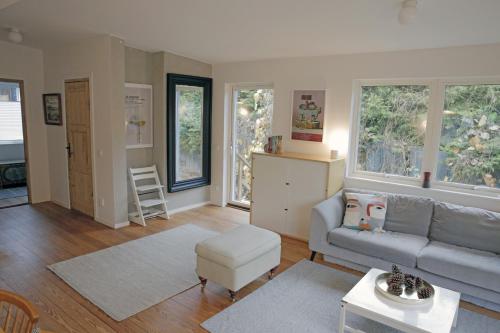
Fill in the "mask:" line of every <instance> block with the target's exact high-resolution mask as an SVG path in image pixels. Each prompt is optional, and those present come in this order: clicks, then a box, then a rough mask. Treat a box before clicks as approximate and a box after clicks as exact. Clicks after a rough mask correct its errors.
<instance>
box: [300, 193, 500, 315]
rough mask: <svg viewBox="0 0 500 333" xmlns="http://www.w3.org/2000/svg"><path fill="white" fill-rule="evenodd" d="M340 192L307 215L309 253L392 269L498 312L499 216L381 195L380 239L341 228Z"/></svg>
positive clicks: (342, 205)
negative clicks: (384, 209)
mask: <svg viewBox="0 0 500 333" xmlns="http://www.w3.org/2000/svg"><path fill="white" fill-rule="evenodd" d="M345 192H358V193H360V192H361V193H371V192H370V191H363V190H357V189H344V190H343V191H341V192H338V193H337V194H335V195H334V196H332V197H330V198H329V199H327V200H325V201H323V202H321V203H320V204H318V205H316V206H315V207H314V208H313V209H312V215H311V230H310V237H309V248H310V249H311V251H312V255H311V260H314V256H315V254H316V252H318V253H322V254H323V255H324V257H325V260H326V261H329V262H333V263H337V264H340V265H343V266H347V267H350V268H353V269H357V270H360V271H368V270H369V268H370V267H376V268H379V269H384V270H390V268H391V265H392V264H393V263H395V264H397V265H399V266H400V267H401V268H402V269H404V270H405V271H407V272H409V273H412V274H416V275H419V276H421V277H423V278H424V279H426V280H428V281H429V282H431V283H433V284H436V285H439V286H442V287H445V288H448V289H452V290H456V291H458V292H461V293H462V299H465V300H467V301H470V302H472V303H475V304H478V305H481V306H484V307H488V308H491V309H493V310H496V311H500V213H495V212H490V211H487V210H483V209H479V208H471V207H463V206H458V205H452V204H448V203H443V202H437V201H434V200H432V199H429V198H423V197H415V196H408V195H399V194H392V193H386V195H387V213H386V221H385V225H384V230H386V232H385V233H372V232H371V231H357V230H352V229H348V228H343V227H341V225H342V220H343V217H344V209H345V198H344V193H345Z"/></svg>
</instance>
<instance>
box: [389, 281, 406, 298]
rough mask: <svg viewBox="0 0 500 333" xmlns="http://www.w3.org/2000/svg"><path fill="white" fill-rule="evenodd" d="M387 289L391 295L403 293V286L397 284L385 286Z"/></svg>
mask: <svg viewBox="0 0 500 333" xmlns="http://www.w3.org/2000/svg"><path fill="white" fill-rule="evenodd" d="M387 291H388V292H389V293H391V294H393V295H397V296H399V295H401V294H402V293H403V288H402V287H401V285H399V284H395V283H393V284H390V285H389V288H387Z"/></svg>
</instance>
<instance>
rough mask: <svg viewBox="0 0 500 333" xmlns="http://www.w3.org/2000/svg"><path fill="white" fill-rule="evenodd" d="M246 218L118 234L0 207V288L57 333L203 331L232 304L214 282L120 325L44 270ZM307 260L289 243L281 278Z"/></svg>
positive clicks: (30, 208) (186, 217)
mask: <svg viewBox="0 0 500 333" xmlns="http://www.w3.org/2000/svg"><path fill="white" fill-rule="evenodd" d="M248 218H249V216H248V213H247V212H244V211H241V210H237V209H233V208H220V207H215V206H207V207H202V208H199V209H194V210H191V211H187V212H183V213H179V214H176V215H174V216H172V218H171V219H170V220H168V221H165V220H160V219H158V220H154V221H150V222H149V224H148V227H146V228H143V227H140V226H137V225H133V226H130V227H126V228H122V229H119V230H112V229H109V228H107V227H105V226H103V225H101V224H99V223H97V222H94V221H92V220H91V219H89V218H87V217H85V216H83V215H81V214H79V213H76V212H72V211H69V210H67V209H64V208H61V207H59V206H57V205H55V204H52V203H43V204H37V205H27V206H19V207H13V208H6V209H1V210H0V288H1V289H8V290H12V291H14V292H17V293H19V294H21V295H24V296H25V297H27V298H28V299H30V300H31V301H32V302H33V303H34V304H35V305H36V306H37V308H38V310H39V311H40V315H41V327H42V328H44V329H47V330H51V331H53V332H205V330H203V329H202V328H201V327H200V326H199V324H200V323H201V322H203V321H204V320H206V319H207V318H209V317H211V316H213V315H214V314H216V313H218V312H220V311H221V310H223V309H224V308H226V307H227V306H229V305H231V301H230V300H229V297H228V295H227V291H226V290H225V289H223V288H222V287H220V286H217V285H216V284H214V283H210V282H209V283H208V285H207V288H206V289H205V291H204V292H203V293H202V292H201V291H200V287H199V286H195V287H193V288H191V289H189V290H187V291H184V292H182V293H180V294H178V295H176V296H174V297H172V298H170V299H168V300H166V301H164V302H162V303H160V304H157V305H155V306H153V307H151V308H149V309H148V310H145V311H143V312H141V313H139V314H137V315H135V316H132V317H130V318H128V319H126V320H124V321H121V322H116V321H114V320H113V319H111V318H109V317H108V316H107V315H106V314H105V313H103V312H102V311H101V310H99V309H98V308H97V307H96V306H94V305H93V304H92V303H90V302H89V301H87V300H86V299H84V298H83V297H82V296H80V294H78V293H77V292H76V291H74V290H73V289H72V288H70V287H69V286H68V285H67V284H66V283H64V282H63V281H62V280H60V279H59V278H58V277H57V276H56V275H54V274H53V273H52V272H50V271H49V270H47V269H46V266H47V265H49V264H52V263H55V262H58V261H61V260H65V259H70V258H73V257H75V256H78V255H82V254H86V253H89V252H93V251H96V250H99V249H103V248H106V247H109V246H113V245H117V244H120V243H123V242H126V241H129V240H132V239H136V238H139V237H143V236H146V235H149V234H153V233H156V232H160V231H163V230H167V229H170V228H174V227H176V226H179V225H182V224H185V223H193V224H196V225H198V226H201V227H204V228H207V229H211V230H216V231H224V230H228V229H230V228H233V227H235V226H237V225H238V224H241V223H248ZM308 256H309V251H308V249H307V244H306V243H304V242H301V241H297V240H293V239H289V238H283V246H282V264H281V266H280V269H279V271H278V273H279V272H281V271H283V270H285V269H286V268H288V267H290V266H291V265H293V264H294V263H295V262H297V261H299V260H301V259H303V258H307V257H308ZM317 261H318V262H321V263H323V264H327V263H324V262H322V261H321V260H317ZM328 265H330V264H328ZM330 266H333V267H335V268H337V269H343V268H342V267H338V266H335V265H330ZM343 270H347V269H343ZM358 274H359V273H358ZM265 281H266V279H265V278H261V279H259V280H257V281H255V282H253V283H252V284H250V285H249V286H247V287H245V288H244V289H242V290H241V292H240V295H239V297H244V296H246V295H248V294H249V293H251V292H252V291H253V290H255V289H256V288H258V287H259V286H261V285H262V284H263V283H265ZM462 306H464V307H467V308H469V309H472V310H474V311H478V312H482V313H484V314H487V315H490V316H493V317H495V318H498V319H500V314H498V313H496V312H492V311H486V310H484V309H481V308H478V307H474V306H472V305H469V304H466V303H463V304H462Z"/></svg>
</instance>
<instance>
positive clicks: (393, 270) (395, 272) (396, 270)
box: [392, 264, 401, 274]
mask: <svg viewBox="0 0 500 333" xmlns="http://www.w3.org/2000/svg"><path fill="white" fill-rule="evenodd" d="M397 273H401V270H400V269H399V267H398V265H396V264H393V265H392V274H397Z"/></svg>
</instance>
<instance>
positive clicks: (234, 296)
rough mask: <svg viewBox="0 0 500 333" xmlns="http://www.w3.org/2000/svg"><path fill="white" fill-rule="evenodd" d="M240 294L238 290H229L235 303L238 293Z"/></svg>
mask: <svg viewBox="0 0 500 333" xmlns="http://www.w3.org/2000/svg"><path fill="white" fill-rule="evenodd" d="M237 294H238V292H237V291H232V290H229V296H230V297H231V301H232V302H233V303H234V302H236V295H237Z"/></svg>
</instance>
